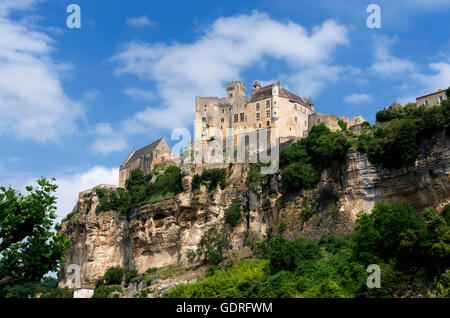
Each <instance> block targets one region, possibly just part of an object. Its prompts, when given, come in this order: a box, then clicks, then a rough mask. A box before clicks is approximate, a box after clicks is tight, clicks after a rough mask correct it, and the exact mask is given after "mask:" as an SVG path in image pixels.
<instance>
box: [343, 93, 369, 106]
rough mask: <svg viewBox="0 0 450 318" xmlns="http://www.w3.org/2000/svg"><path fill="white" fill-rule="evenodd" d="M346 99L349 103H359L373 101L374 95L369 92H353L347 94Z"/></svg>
mask: <svg viewBox="0 0 450 318" xmlns="http://www.w3.org/2000/svg"><path fill="white" fill-rule="evenodd" d="M344 100H345V101H346V102H348V103H352V104H359V103H364V102H370V101H372V96H370V95H369V94H358V93H353V94H350V95H347V96H346V97H345V98H344Z"/></svg>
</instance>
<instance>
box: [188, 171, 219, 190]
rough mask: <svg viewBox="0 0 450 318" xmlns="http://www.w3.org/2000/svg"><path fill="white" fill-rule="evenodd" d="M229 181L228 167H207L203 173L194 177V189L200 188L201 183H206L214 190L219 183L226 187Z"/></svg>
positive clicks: (209, 188)
mask: <svg viewBox="0 0 450 318" xmlns="http://www.w3.org/2000/svg"><path fill="white" fill-rule="evenodd" d="M226 182H227V171H226V169H207V170H203V172H202V174H196V175H194V176H193V177H192V189H193V190H198V189H200V185H201V184H203V185H205V186H206V187H207V188H208V190H209V191H214V190H215V189H216V188H217V185H219V186H220V188H221V189H224V188H225V186H226Z"/></svg>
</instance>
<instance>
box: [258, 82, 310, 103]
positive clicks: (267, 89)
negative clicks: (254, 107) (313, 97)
mask: <svg viewBox="0 0 450 318" xmlns="http://www.w3.org/2000/svg"><path fill="white" fill-rule="evenodd" d="M272 86H273V84H270V85H266V86H263V87H260V88H259V89H258V90H257V91H256V92H255V94H253V96H252V99H251V100H250V101H251V102H255V101H258V100H261V99H265V98H269V97H271V96H272ZM279 96H280V97H284V98H288V99H291V100H293V101H296V102H297V103H300V104H304V105H307V101H306V100H303V99H302V98H301V97H299V96H297V95H295V94H293V93H291V92H290V91H288V90H287V89H284V88H281V90H280V92H279Z"/></svg>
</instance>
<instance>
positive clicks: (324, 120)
mask: <svg viewBox="0 0 450 318" xmlns="http://www.w3.org/2000/svg"><path fill="white" fill-rule="evenodd" d="M339 121H342V122H343V123H344V124H346V125H347V127H348V126H349V123H350V118H349V117H348V116H335V115H328V114H321V113H314V114H311V115H309V117H308V132H309V131H310V130H311V129H312V128H313V127H314V126H317V125H320V124H325V126H327V127H328V128H329V129H330V130H331V131H332V132H336V131H338V130H342V129H341V126H339Z"/></svg>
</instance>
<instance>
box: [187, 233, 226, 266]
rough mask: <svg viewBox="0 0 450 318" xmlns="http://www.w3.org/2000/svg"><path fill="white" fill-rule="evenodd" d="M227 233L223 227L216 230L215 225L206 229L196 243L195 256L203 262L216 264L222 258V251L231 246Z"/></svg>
mask: <svg viewBox="0 0 450 318" xmlns="http://www.w3.org/2000/svg"><path fill="white" fill-rule="evenodd" d="M228 236H229V234H228V232H227V230H226V229H225V228H222V229H221V230H218V229H217V228H216V227H212V228H210V229H209V230H208V231H206V232H205V233H204V234H203V235H202V238H201V239H200V242H199V243H198V245H197V251H196V252H195V253H196V255H197V258H199V259H202V260H203V262H204V263H207V264H210V265H218V264H219V263H221V262H222V261H223V259H224V257H223V253H224V252H225V251H227V250H229V249H230V248H231V243H230V240H229V237H228Z"/></svg>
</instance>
